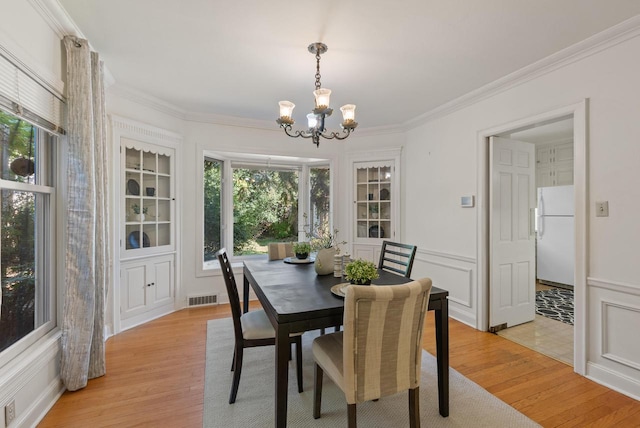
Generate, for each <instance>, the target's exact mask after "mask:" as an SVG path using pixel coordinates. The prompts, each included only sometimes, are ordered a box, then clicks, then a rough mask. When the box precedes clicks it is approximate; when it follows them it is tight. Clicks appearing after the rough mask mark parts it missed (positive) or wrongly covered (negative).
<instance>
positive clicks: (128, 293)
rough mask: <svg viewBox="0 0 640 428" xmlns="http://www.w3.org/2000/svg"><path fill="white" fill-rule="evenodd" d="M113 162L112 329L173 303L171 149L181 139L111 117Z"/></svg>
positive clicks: (135, 322) (173, 165) (140, 320)
mask: <svg viewBox="0 0 640 428" xmlns="http://www.w3.org/2000/svg"><path fill="white" fill-rule="evenodd" d="M111 121H112V130H113V139H114V148H116V149H117V154H118V157H117V159H118V162H116V166H117V167H114V170H115V173H116V175H117V181H116V183H117V185H116V186H117V187H116V189H117V191H116V192H115V193H116V202H115V205H116V207H117V212H118V213H119V214H118V216H117V219H118V220H117V223H116V225H115V227H114V230H117V231H118V241H117V245H116V248H118V257H117V263H116V265H117V266H116V272H115V274H114V277H116V278H119V279H120V281H119V284H118V286H117V287H115V292H114V302H115V305H114V306H116V307H114V331H115V333H117V332H118V331H121V330H124V329H127V328H130V327H133V326H135V325H138V324H141V323H144V322H146V321H149V320H151V319H153V318H157V317H158V316H161V315H164V314H167V313H170V312H172V311H173V310H175V306H176V302H177V300H176V295H177V293H176V278H177V275H176V265H177V257H178V254H177V252H176V248H177V245H176V232H175V230H176V224H177V223H176V222H177V218H176V217H177V213H176V200H175V189H176V177H177V175H176V151H177V147H179V142H180V141H181V137H180V136H178V135H177V134H173V133H171V132H169V131H165V130H162V129H159V128H155V127H152V126H149V125H145V124H140V123H137V122H135V121H131V120H128V119H124V118H118V117H111Z"/></svg>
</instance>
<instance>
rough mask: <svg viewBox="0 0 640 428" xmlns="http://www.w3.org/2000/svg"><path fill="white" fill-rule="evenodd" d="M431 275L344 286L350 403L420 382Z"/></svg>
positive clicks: (347, 393) (346, 368)
mask: <svg viewBox="0 0 640 428" xmlns="http://www.w3.org/2000/svg"><path fill="white" fill-rule="evenodd" d="M430 293H431V279H429V278H422V279H419V280H417V281H412V282H409V283H407V284H402V285H392V286H384V285H382V286H381V285H378V286H375V287H371V286H356V285H353V286H350V287H347V289H346V297H345V313H344V333H343V362H344V387H345V391H344V392H345V396H346V398H347V403H349V404H354V403H362V402H364V401H368V400H373V399H377V398H380V397H383V396H386V395H391V394H395V393H397V392H400V391H403V390H407V389H413V388H416V387H417V386H419V383H420V372H421V363H422V358H421V356H422V330H423V326H424V316H425V313H426V310H427V305H428V302H429V294H430Z"/></svg>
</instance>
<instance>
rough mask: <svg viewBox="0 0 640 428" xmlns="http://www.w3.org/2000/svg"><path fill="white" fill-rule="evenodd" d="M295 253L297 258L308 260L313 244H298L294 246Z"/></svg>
mask: <svg viewBox="0 0 640 428" xmlns="http://www.w3.org/2000/svg"><path fill="white" fill-rule="evenodd" d="M293 252H294V253H295V254H296V257H297V258H299V259H301V260H303V259H306V258H307V257H309V253H310V252H311V244H309V243H308V242H296V243H294V244H293Z"/></svg>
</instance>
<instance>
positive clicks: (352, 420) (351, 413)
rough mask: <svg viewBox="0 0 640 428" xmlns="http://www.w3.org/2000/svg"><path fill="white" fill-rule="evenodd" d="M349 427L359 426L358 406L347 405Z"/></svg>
mask: <svg viewBox="0 0 640 428" xmlns="http://www.w3.org/2000/svg"><path fill="white" fill-rule="evenodd" d="M347 418H348V420H347V426H348V427H349V428H356V427H357V426H358V422H357V421H356V405H355V404H347Z"/></svg>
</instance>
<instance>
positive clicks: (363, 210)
mask: <svg viewBox="0 0 640 428" xmlns="http://www.w3.org/2000/svg"><path fill="white" fill-rule="evenodd" d="M393 179H394V177H393V166H392V165H391V164H388V165H384V164H379V165H375V164H371V163H356V164H355V186H356V189H355V196H356V201H355V202H356V237H357V238H373V239H383V238H387V239H388V238H390V237H391V236H392V233H393V229H392V221H393V220H394V219H393V218H392V217H393V209H392V200H393V198H394V197H395V195H393V192H392V190H393V187H392V183H393Z"/></svg>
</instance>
